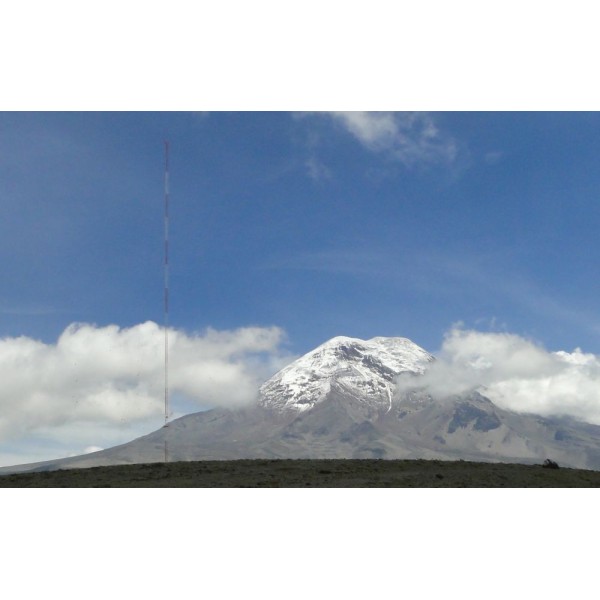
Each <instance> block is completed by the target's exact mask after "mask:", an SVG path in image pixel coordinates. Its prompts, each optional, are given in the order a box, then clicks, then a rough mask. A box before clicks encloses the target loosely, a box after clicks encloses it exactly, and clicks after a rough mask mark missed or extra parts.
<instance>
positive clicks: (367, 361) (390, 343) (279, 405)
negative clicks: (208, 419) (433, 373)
mask: <svg viewBox="0 0 600 600" xmlns="http://www.w3.org/2000/svg"><path fill="white" fill-rule="evenodd" d="M431 360H433V357H432V356H431V355H430V354H429V353H428V352H426V351H425V350H423V348H420V347H419V346H417V345H416V344H415V343H414V342H411V341H410V340H408V339H406V338H401V337H374V338H372V339H370V340H361V339H359V338H351V337H347V336H337V337H334V338H332V339H330V340H328V341H326V342H325V343H323V344H321V345H320V346H318V347H317V348H315V349H314V350H312V351H311V352H308V353H307V354H305V355H304V356H302V357H300V358H299V359H298V360H296V361H294V362H293V363H292V364H290V365H288V366H287V367H285V368H284V369H282V370H281V371H279V373H276V374H275V375H274V376H273V377H272V378H271V379H269V380H268V381H267V382H265V383H264V384H263V385H262V387H261V388H260V397H259V404H260V405H261V406H263V407H265V408H271V409H276V410H288V409H291V410H295V411H304V410H308V409H310V408H312V407H313V406H314V405H315V404H317V403H318V402H321V401H322V400H323V399H324V398H325V397H326V396H327V394H328V393H329V392H330V391H331V386H332V384H334V385H335V384H341V385H343V387H344V388H345V389H346V390H347V391H349V392H350V393H351V394H352V395H353V396H355V397H357V398H360V399H362V401H363V402H367V403H369V404H372V405H373V406H375V407H377V408H385V409H388V410H389V407H390V406H391V401H392V396H393V393H394V388H395V378H396V376H397V375H399V374H400V373H404V372H411V373H418V374H420V373H422V372H423V371H424V370H425V368H426V366H427V364H428V363H429V362H431Z"/></svg>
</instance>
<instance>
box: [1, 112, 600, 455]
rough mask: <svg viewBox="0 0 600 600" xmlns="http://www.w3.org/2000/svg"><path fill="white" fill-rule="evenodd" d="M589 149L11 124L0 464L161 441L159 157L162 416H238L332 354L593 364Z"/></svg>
mask: <svg viewBox="0 0 600 600" xmlns="http://www.w3.org/2000/svg"><path fill="white" fill-rule="evenodd" d="M599 130H600V115H599V114H598V113H591V112H479V111H464V112H283V111H277V112H268V111H242V112H219V111H217V112H177V111H165V112H151V111H145V112H3V113H1V114H0V201H1V202H2V209H3V213H4V218H3V219H2V222H1V224H0V228H1V232H0V248H1V252H2V254H3V255H4V256H5V257H6V260H4V261H3V262H2V265H1V266H0V281H1V282H2V287H1V292H0V336H1V341H0V368H1V369H2V371H3V378H4V380H5V381H7V382H8V381H10V382H11V383H10V386H9V385H5V389H4V391H3V392H2V397H3V398H2V404H3V407H4V410H3V416H2V418H1V419H0V435H1V436H2V437H3V439H2V441H3V445H2V448H3V450H2V455H3V463H4V464H11V461H13V462H14V461H16V462H23V461H20V460H19V459H21V458H23V459H25V458H27V459H29V458H40V459H41V458H42V457H46V458H52V457H53V456H52V454H53V453H54V454H59V455H68V454H77V453H81V452H83V451H90V450H94V449H98V448H103V447H106V446H108V445H112V444H115V443H119V442H122V441H127V440H128V439H132V437H136V436H137V435H139V434H141V433H145V432H147V431H151V430H153V429H156V428H157V427H158V426H160V419H161V410H162V409H161V402H162V394H163V392H162V386H163V385H164V384H163V380H162V362H161V361H162V354H161V353H162V335H163V334H162V330H161V327H162V324H163V322H164V321H163V319H164V315H163V276H164V271H163V263H164V254H163V246H164V244H163V237H164V163H165V148H164V142H165V140H168V142H169V163H170V164H169V177H170V220H169V238H170V240H169V244H170V257H169V271H170V273H169V275H170V283H169V288H170V289H169V293H170V306H169V324H170V327H171V328H172V340H171V343H172V344H173V348H172V361H173V366H172V368H173V372H174V374H173V378H172V379H173V382H174V383H173V386H174V392H173V393H174V399H173V407H172V410H173V412H172V415H171V416H172V417H176V416H179V415H181V414H185V413H187V412H194V411H195V410H202V409H206V408H209V407H211V406H217V405H222V404H226V405H229V404H233V405H235V404H237V403H243V402H245V401H249V399H250V398H251V397H252V395H253V394H254V393H255V391H256V389H257V387H258V386H259V385H260V383H261V382H262V381H264V380H265V379H266V378H268V377H269V376H270V375H271V374H273V373H274V372H275V371H276V370H277V369H278V368H280V367H282V366H283V365H285V364H286V363H287V362H289V361H290V360H292V359H293V358H294V357H296V356H299V355H301V354H304V353H305V352H308V351H309V350H311V349H313V348H314V347H316V346H317V345H319V344H321V343H323V342H325V341H326V340H328V339H330V338H331V337H333V336H336V335H345V336H351V337H358V338H362V339H369V338H371V337H374V336H401V337H407V338H409V339H411V340H413V341H414V342H415V343H417V344H419V345H420V346H422V347H424V348H425V349H427V350H428V351H430V352H433V353H436V352H439V351H440V350H441V349H442V347H443V346H444V344H445V340H446V338H447V337H448V336H450V337H452V335H453V333H452V332H455V331H456V330H457V329H462V330H465V331H475V332H479V333H482V334H484V337H483V338H477V339H482V340H483V339H488V340H489V339H492V338H494V336H496V337H497V336H507V335H516V336H520V338H522V339H523V340H526V341H527V343H531V344H533V345H534V346H535V347H539V348H541V349H543V351H545V352H546V353H548V354H551V353H553V352H557V351H562V352H567V353H572V352H573V351H574V350H575V349H580V351H581V352H583V353H588V354H590V355H593V356H595V355H600V310H599V307H598V302H597V298H598V296H599V291H600V290H599V287H600V286H599V283H598V278H597V277H596V276H595V275H596V265H597V264H598V259H599V258H600V256H599V255H600V246H598V245H597V244H596V243H595V242H596V238H597V231H598V230H599V228H600V214H599V210H598V195H599V190H600V169H598V163H599V161H600V158H599V157H600V137H599V136H598V135H597V134H598V131H599ZM485 336H488V337H487V338H485ZM489 336H491V338H490V337H489ZM458 337H459V338H460V336H458ZM463 337H464V336H463ZM455 339H457V338H456V336H455ZM119 356H120V357H121V358H120V359H117V357H119ZM203 373H204V374H203ZM595 381H596V375H594V377H593V380H592V382H595ZM594 402H596V399H595V398H594V399H593V400H592V404H593V403H594ZM594 410H595V412H598V411H596V409H594ZM586 414H587V413H586ZM594 414H595V413H594ZM583 416H585V414H584V415H583Z"/></svg>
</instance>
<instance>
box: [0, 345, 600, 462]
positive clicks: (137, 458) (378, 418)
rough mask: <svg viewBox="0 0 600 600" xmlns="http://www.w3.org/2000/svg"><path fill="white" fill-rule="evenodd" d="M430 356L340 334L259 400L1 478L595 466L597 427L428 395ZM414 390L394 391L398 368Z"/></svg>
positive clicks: (599, 444)
mask: <svg viewBox="0 0 600 600" xmlns="http://www.w3.org/2000/svg"><path fill="white" fill-rule="evenodd" d="M432 360H433V357H432V356H431V355H430V354H429V353H427V352H426V351H425V350H423V349H422V348H420V347H419V346H417V345H416V344H414V343H413V342H411V341H410V340H407V339H405V338H384V337H376V338H373V339H371V340H367V341H364V340H359V339H355V338H348V337H336V338H333V339H332V340H329V341H328V342H326V343H324V344H323V345H321V346H319V347H318V348H316V349H315V350H313V351H311V352H309V353H308V354H306V355H304V356H303V357H301V358H299V359H298V360H296V361H295V362H293V363H292V364H290V365H288V366H287V367H285V368H284V369H282V370H281V371H280V372H279V373H277V374H275V375H274V376H273V377H272V378H271V379H269V380H268V381H267V382H265V383H264V384H263V385H262V387H261V388H260V390H259V394H258V399H257V401H256V403H255V404H254V405H253V406H249V407H246V408H243V409H236V410H226V409H213V410H209V411H205V412H201V413H194V414H191V415H187V416H185V417H181V418H180V419H176V420H175V421H173V422H171V423H170V424H169V426H168V427H164V428H161V429H159V430H158V431H155V432H153V433H150V434H149V435H146V436H143V437H141V438H138V439H136V440H133V441H132V442H129V443H127V444H123V445H121V446H116V447H114V448H109V449H107V450H102V451H100V452H95V453H92V454H86V455H84V456H76V457H72V458H67V459H61V460H56V461H46V462H45V463H38V464H31V465H21V466H18V467H5V468H2V469H0V473H7V472H15V471H26V470H44V469H60V468H72V467H93V466H101V465H111V464H124V463H125V464H126V463H143V462H145V463H147V462H162V461H163V460H164V457H165V446H167V447H168V453H169V459H170V460H172V461H176V460H219V459H224V460H226V459H242V458H385V459H406V458H413V459H414V458H426V459H446V460H457V459H464V460H474V461H484V462H485V461H491V462H521V463H536V462H537V463H541V462H543V461H544V460H545V459H546V458H551V459H552V460H556V461H558V462H559V463H560V464H561V466H572V467H579V468H593V469H600V427H598V426H595V425H590V424H587V423H581V422H576V421H573V420H571V419H560V418H555V419H549V418H544V417H540V416H538V415H526V414H518V413H516V412H511V411H508V410H503V409H501V408H499V407H498V406H496V405H495V404H493V402H492V401H491V400H489V399H488V398H485V397H484V396H482V395H481V394H479V393H477V392H472V393H469V394H462V395H458V396H452V395H448V396H442V397H435V398H434V397H432V396H431V395H430V394H428V393H427V391H426V390H422V389H419V386H418V382H419V375H420V374H422V373H423V372H424V371H425V370H426V369H427V366H428V365H429V364H430V362H431V361H432ZM406 373H410V374H412V375H413V376H414V378H415V384H416V385H415V386H414V389H413V390H412V391H407V392H403V393H402V394H400V395H397V394H396V393H395V391H396V390H395V380H396V377H397V376H398V375H400V374H406Z"/></svg>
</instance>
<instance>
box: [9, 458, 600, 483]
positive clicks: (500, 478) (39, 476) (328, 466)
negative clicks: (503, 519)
mask: <svg viewBox="0 0 600 600" xmlns="http://www.w3.org/2000/svg"><path fill="white" fill-rule="evenodd" d="M0 487H13V488H15V487H16V488H28V487H50V488H60V487H67V488H81V487H86V488H91V487H124V488H137V487H150V488H163V487H167V488H223V487H226V488H248V487H250V488H262V487H269V488H271V487H282V488H298V487H302V488H305V487H319V488H357V487H358V488H383V487H399V488H404V487H418V488H437V487H453V488H457V487H477V488H480V487H509V488H525V487H534V488H541V487H577V488H583V487H600V471H587V470H581V469H568V468H559V469H548V468H544V467H542V466H541V465H517V464H503V463H477V462H467V461H456V462H450V461H438V460H432V461H427V460H370V459H365V460H231V461H195V462H174V463H167V464H165V463H152V464H136V465H118V466H112V467H93V468H88V469H69V470H60V471H47V472H38V473H21V474H14V475H4V476H0Z"/></svg>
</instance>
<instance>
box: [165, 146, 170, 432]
mask: <svg viewBox="0 0 600 600" xmlns="http://www.w3.org/2000/svg"><path fill="white" fill-rule="evenodd" d="M164 276H165V291H164V327H165V427H166V426H167V425H168V422H169V142H167V141H165V257H164Z"/></svg>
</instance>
